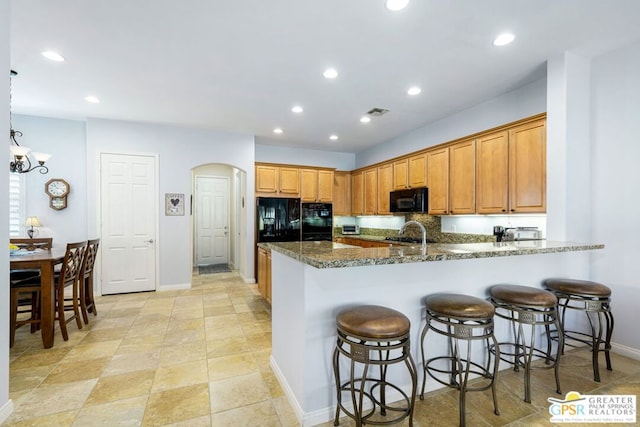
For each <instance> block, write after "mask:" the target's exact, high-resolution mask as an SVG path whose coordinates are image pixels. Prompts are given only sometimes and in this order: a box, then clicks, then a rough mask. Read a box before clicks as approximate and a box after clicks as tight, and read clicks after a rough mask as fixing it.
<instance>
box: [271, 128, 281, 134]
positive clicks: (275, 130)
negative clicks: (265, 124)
mask: <svg viewBox="0 0 640 427" xmlns="http://www.w3.org/2000/svg"><path fill="white" fill-rule="evenodd" d="M273 133H277V134H281V133H282V129H280V128H275V129H274V130H273Z"/></svg>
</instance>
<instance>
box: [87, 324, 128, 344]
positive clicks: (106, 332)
mask: <svg viewBox="0 0 640 427" xmlns="http://www.w3.org/2000/svg"><path fill="white" fill-rule="evenodd" d="M127 332H129V328H128V327H127V328H112V329H96V330H92V331H89V332H88V333H87V335H86V336H85V337H84V338H83V339H82V341H80V343H79V344H80V345H85V344H92V343H95V342H103V341H114V340H119V339H120V340H121V339H123V338H124V337H125V335H127Z"/></svg>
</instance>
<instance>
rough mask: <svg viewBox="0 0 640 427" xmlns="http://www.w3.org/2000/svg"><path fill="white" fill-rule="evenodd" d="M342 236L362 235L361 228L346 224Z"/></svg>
mask: <svg viewBox="0 0 640 427" xmlns="http://www.w3.org/2000/svg"><path fill="white" fill-rule="evenodd" d="M342 234H360V226H359V225H355V224H345V225H343V226H342Z"/></svg>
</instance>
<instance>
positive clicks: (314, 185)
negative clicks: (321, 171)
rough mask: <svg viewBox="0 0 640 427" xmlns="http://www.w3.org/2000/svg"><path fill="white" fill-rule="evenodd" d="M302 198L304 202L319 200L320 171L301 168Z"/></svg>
mask: <svg viewBox="0 0 640 427" xmlns="http://www.w3.org/2000/svg"><path fill="white" fill-rule="evenodd" d="M300 199H301V200H302V201H303V202H317V201H318V171H317V170H316V169H300Z"/></svg>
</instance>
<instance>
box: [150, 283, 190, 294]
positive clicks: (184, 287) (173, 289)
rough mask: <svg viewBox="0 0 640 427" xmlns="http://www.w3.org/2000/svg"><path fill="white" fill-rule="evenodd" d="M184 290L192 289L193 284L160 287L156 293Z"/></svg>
mask: <svg viewBox="0 0 640 427" xmlns="http://www.w3.org/2000/svg"><path fill="white" fill-rule="evenodd" d="M184 289H191V283H176V284H175V285H162V286H159V287H158V289H156V291H158V292H160V291H179V290H184Z"/></svg>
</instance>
